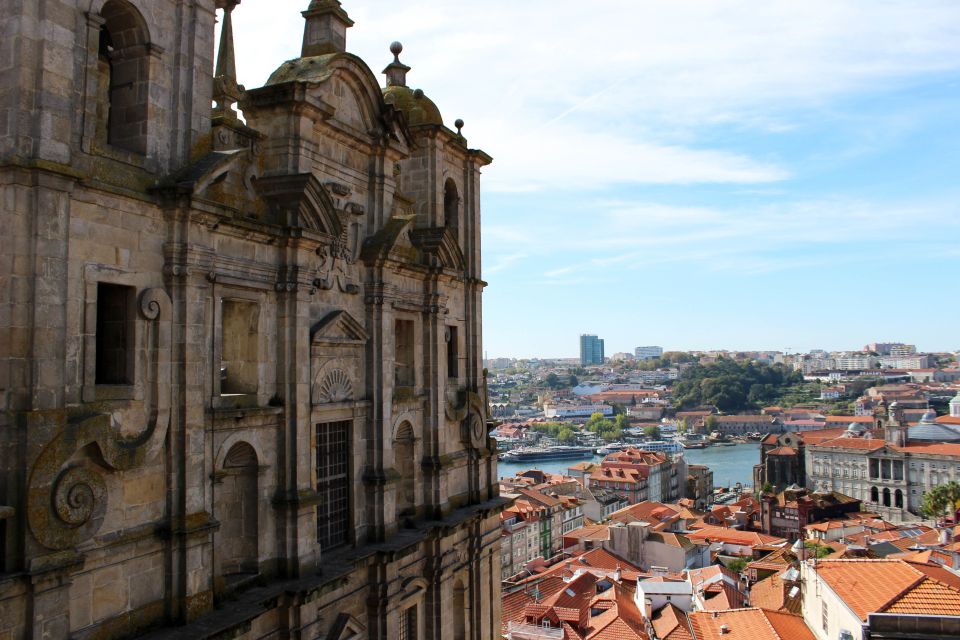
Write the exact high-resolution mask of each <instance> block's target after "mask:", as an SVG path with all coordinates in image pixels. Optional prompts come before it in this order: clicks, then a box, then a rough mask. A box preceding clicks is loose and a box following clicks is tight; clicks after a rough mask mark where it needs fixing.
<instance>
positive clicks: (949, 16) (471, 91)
mask: <svg viewBox="0 0 960 640" xmlns="http://www.w3.org/2000/svg"><path fill="white" fill-rule="evenodd" d="M306 4H307V2H306V0H274V1H273V2H270V3H263V2H260V3H256V2H253V1H250V2H245V3H244V4H242V5H240V6H239V7H238V8H237V10H236V11H235V12H234V22H235V25H236V27H235V28H236V33H237V39H238V47H237V55H238V69H239V73H240V75H241V79H242V80H245V81H246V83H247V85H248V86H255V85H256V84H259V83H262V82H263V81H264V80H265V79H266V77H267V76H268V75H269V73H270V71H272V69H274V68H276V67H277V66H278V65H279V64H280V63H281V62H282V61H283V60H285V59H288V58H290V57H295V56H296V55H297V54H298V53H299V44H300V38H301V33H302V18H301V17H300V15H299V11H301V10H303V9H304V8H305V6H306ZM344 8H345V9H347V11H349V12H350V14H351V16H352V17H353V18H354V19H355V20H356V26H355V27H354V28H352V29H351V30H350V32H349V33H348V47H349V49H350V50H351V51H355V52H357V53H359V54H360V55H361V57H363V58H364V59H366V60H367V61H369V62H370V64H371V66H372V67H373V70H374V72H379V70H380V66H379V65H380V62H382V63H383V64H384V65H385V64H386V63H387V62H388V61H389V59H390V56H389V54H388V52H387V44H388V43H389V42H390V41H391V40H394V39H400V40H402V41H404V44H405V47H406V51H405V52H404V54H403V60H404V62H406V63H407V64H409V65H411V66H412V67H413V70H412V71H411V73H410V75H409V81H410V82H411V84H412V85H413V86H419V87H423V88H424V89H425V90H426V91H427V93H428V94H429V95H430V96H431V97H432V98H434V100H435V101H436V102H437V103H438V104H439V105H440V107H441V109H442V111H443V113H444V114H445V116H446V119H447V120H448V121H449V122H452V121H453V119H454V118H456V117H463V118H464V119H465V120H466V122H467V127H466V128H465V129H464V132H465V133H466V134H467V135H468V137H469V138H470V141H471V143H473V144H477V145H480V146H482V147H483V148H484V149H485V150H487V151H488V152H490V153H491V154H493V155H494V157H495V163H494V165H492V166H491V167H490V168H489V169H488V171H487V179H486V181H485V188H486V189H489V190H498V191H531V190H547V189H564V190H570V189H579V190H583V189H603V188H606V187H608V186H610V185H617V184H681V185H682V184H695V183H744V184H754V183H769V182H775V181H779V180H783V179H785V178H788V177H789V176H790V175H791V173H792V169H791V168H790V167H788V166H784V165H783V162H782V161H780V160H778V159H776V158H772V159H771V158H758V157H751V156H750V155H748V154H746V153H745V152H743V151H734V150H731V149H725V148H722V147H717V146H715V145H713V146H712V145H710V144H708V143H706V142H705V141H704V140H702V139H701V137H700V136H699V135H698V133H697V132H698V130H699V129H700V128H702V127H704V126H716V125H729V124H733V125H736V126H740V127H746V128H755V129H758V130H762V131H765V132H767V133H776V132H782V131H788V130H790V129H791V127H793V126H794V123H792V122H791V121H790V120H789V117H788V116H787V117H784V116H783V115H780V114H779V113H778V111H782V110H787V111H789V110H790V109H792V108H794V107H797V106H812V105H817V104H821V103H824V102H826V101H827V100H829V99H830V98H832V97H835V96H838V95H845V94H849V93H852V92H856V91H860V90H863V89H864V88H870V87H877V86H882V85H883V84H884V83H888V82H893V81H896V80H898V79H900V78H903V77H905V76H909V75H911V74H917V73H935V72H942V71H953V70H956V69H957V68H958V67H960V3H956V2H952V1H950V0H929V1H926V2H916V1H915V0H888V1H885V2H875V3H869V6H865V5H864V4H863V2H861V1H859V0H808V1H806V2H789V1H787V0H782V1H775V2H760V1H752V2H740V3H730V2H725V1H723V0H703V1H699V2H677V1H676V0H649V1H645V2H642V3H641V2H630V1H627V0H595V1H594V2H591V3H590V5H589V7H588V6H585V5H584V4H583V2H581V1H579V0H577V1H574V0H567V1H563V0H561V1H557V0H530V1H527V2H523V3H517V2H512V1H509V0H489V1H487V2H482V3H477V2H465V1H463V2H451V1H449V0H442V1H441V0H413V1H411V2H407V3H403V4H397V3H395V2H386V0H369V1H365V2H362V3H361V2H359V1H351V0H345V1H344Z"/></svg>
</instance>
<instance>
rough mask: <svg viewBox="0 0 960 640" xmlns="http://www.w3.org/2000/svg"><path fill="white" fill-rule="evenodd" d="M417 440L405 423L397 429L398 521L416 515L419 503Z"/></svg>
mask: <svg viewBox="0 0 960 640" xmlns="http://www.w3.org/2000/svg"><path fill="white" fill-rule="evenodd" d="M415 449H416V440H415V439H414V436H413V427H412V426H411V425H410V423H409V422H404V423H403V424H401V425H400V427H399V428H398V429H397V435H396V438H395V439H394V441H393V455H394V460H395V468H396V470H397V473H398V474H400V481H399V486H398V487H397V520H398V522H399V520H400V519H401V518H402V517H404V516H411V515H415V513H416V506H417V505H416V501H417V467H416V461H415V456H416V452H415Z"/></svg>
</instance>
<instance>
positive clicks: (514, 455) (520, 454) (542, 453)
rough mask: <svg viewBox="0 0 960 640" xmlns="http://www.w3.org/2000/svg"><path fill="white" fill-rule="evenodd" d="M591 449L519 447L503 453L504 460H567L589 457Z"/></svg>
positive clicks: (591, 452)
mask: <svg viewBox="0 0 960 640" xmlns="http://www.w3.org/2000/svg"><path fill="white" fill-rule="evenodd" d="M592 456H593V449H591V448H590V447H568V446H556V447H521V448H519V449H514V450H513V451H508V452H507V453H504V454H503V460H504V461H505V462H527V461H538V460H568V459H575V458H590V457H592Z"/></svg>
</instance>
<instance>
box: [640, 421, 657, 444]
mask: <svg viewBox="0 0 960 640" xmlns="http://www.w3.org/2000/svg"><path fill="white" fill-rule="evenodd" d="M643 435H645V436H646V437H647V438H649V439H650V440H659V439H660V427H658V426H657V425H655V424H652V425H650V426H649V427H644V428H643Z"/></svg>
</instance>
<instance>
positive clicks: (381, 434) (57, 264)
mask: <svg viewBox="0 0 960 640" xmlns="http://www.w3.org/2000/svg"><path fill="white" fill-rule="evenodd" d="M238 4H239V0H82V1H81V0H30V1H29V2H28V1H22V2H21V1H19V0H9V1H6V2H4V9H5V10H4V11H3V12H2V15H0V28H2V33H3V34H4V37H3V45H2V46H0V80H2V82H0V87H2V88H0V221H2V226H3V231H2V233H0V392H2V396H0V397H2V401H3V408H4V411H3V412H2V413H0V638H3V639H6V638H11V639H20V638H50V639H53V640H55V639H58V638H119V637H132V636H137V635H141V634H147V635H148V636H149V637H157V638H161V637H180V638H205V637H219V638H251V639H252V638H304V639H310V640H314V639H318V638H322V639H330V640H334V639H337V640H339V639H345V638H398V639H403V640H413V639H415V638H434V639H448V638H450V639H467V638H470V639H481V638H482V639H486V638H492V637H495V636H497V635H498V633H499V626H500V598H499V585H500V562H499V536H500V528H499V521H498V514H499V510H500V509H501V508H502V500H501V499H500V498H499V496H498V495H497V473H496V456H495V453H496V452H495V447H493V446H492V441H491V440H490V439H489V438H488V435H487V428H486V421H487V400H486V385H485V376H484V371H483V369H482V360H481V353H482V351H481V294H482V290H483V287H484V282H483V281H482V280H481V276H480V202H479V180H480V171H481V168H482V167H484V166H485V165H487V164H488V163H489V162H490V161H491V159H490V157H489V156H487V155H486V154H485V153H483V152H482V151H479V150H476V149H472V148H470V147H469V146H468V144H467V141H466V139H465V138H464V137H463V135H462V133H461V128H462V126H463V124H462V122H461V121H459V120H458V121H457V122H456V127H455V129H456V130H453V129H450V128H448V127H447V126H445V124H444V121H443V119H442V118H441V115H440V111H439V110H438V108H437V106H436V105H435V104H434V103H433V102H432V101H431V100H430V99H429V98H428V97H427V96H426V95H425V94H424V93H423V91H421V90H419V89H412V88H410V87H408V86H407V74H408V72H409V71H410V68H409V67H407V66H406V65H405V64H403V63H402V62H400V59H399V54H400V52H401V47H400V46H399V44H398V43H394V45H391V52H392V53H393V61H392V62H389V64H388V65H387V67H386V69H385V70H384V73H385V74H386V87H381V84H380V82H379V81H378V80H377V78H376V76H375V75H374V73H373V72H372V71H371V69H370V68H369V67H368V66H367V65H366V64H365V63H364V62H363V61H362V60H360V59H359V58H357V57H356V56H354V55H352V54H350V53H348V52H347V51H346V32H347V29H348V27H349V26H350V25H351V24H352V22H351V20H350V18H349V17H348V15H347V13H346V12H345V10H344V9H343V7H341V5H340V3H339V2H337V1H336V0H313V2H310V3H309V6H307V7H305V9H306V10H305V11H304V12H303V16H304V20H305V28H304V36H303V47H302V55H301V57H299V58H297V59H295V60H291V61H288V62H286V63H284V64H282V65H281V66H280V67H279V68H278V69H277V71H276V72H275V73H274V74H273V75H272V76H271V78H270V80H269V81H268V82H267V84H266V85H265V86H263V87H259V88H253V89H244V88H243V87H242V86H240V85H238V84H237V78H236V71H235V63H234V53H233V51H234V50H233V47H234V39H233V34H232V29H231V12H233V11H234V10H237V11H242V10H243V8H242V7H237V5H238ZM305 4H306V0H305ZM8 9H9V10H8ZM218 21H219V22H220V24H221V28H222V37H221V42H220V47H219V51H218V53H217V56H216V60H214V31H215V25H216V22H218ZM237 44H238V45H239V46H244V45H245V44H250V45H251V46H256V45H255V43H237ZM387 60H388V61H389V58H387ZM215 62H216V68H215V66H214V64H215ZM212 103H215V106H214V107H213V108H212V109H211V104H212ZM236 109H240V110H241V111H242V116H243V118H242V119H241V118H240V117H239V114H238V111H237V110H236Z"/></svg>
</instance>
